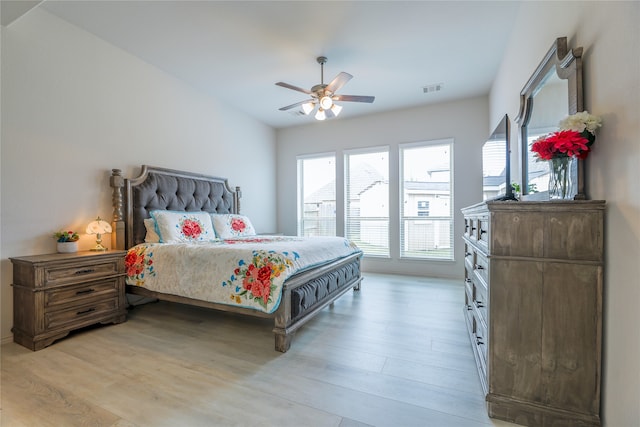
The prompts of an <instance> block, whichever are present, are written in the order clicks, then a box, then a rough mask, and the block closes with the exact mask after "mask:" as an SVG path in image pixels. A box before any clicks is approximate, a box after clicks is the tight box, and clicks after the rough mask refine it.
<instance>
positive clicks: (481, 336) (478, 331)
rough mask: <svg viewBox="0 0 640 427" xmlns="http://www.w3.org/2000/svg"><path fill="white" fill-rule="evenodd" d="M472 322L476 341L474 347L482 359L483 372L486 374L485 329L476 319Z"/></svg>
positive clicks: (486, 340) (486, 338) (487, 343)
mask: <svg viewBox="0 0 640 427" xmlns="http://www.w3.org/2000/svg"><path fill="white" fill-rule="evenodd" d="M473 320H474V322H473V332H474V337H475V340H476V342H475V345H476V346H477V348H478V353H479V354H480V356H481V357H482V361H483V362H484V363H483V364H484V371H485V372H486V366H487V347H488V345H489V342H488V341H489V337H488V336H487V329H486V328H485V326H484V324H483V323H482V322H481V321H480V320H479V319H478V318H477V317H474V318H473Z"/></svg>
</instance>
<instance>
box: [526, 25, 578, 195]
mask: <svg viewBox="0 0 640 427" xmlns="http://www.w3.org/2000/svg"><path fill="white" fill-rule="evenodd" d="M578 111H583V99H582V48H575V49H568V48H567V38H566V37H560V38H558V39H556V40H555V42H554V43H553V45H552V46H551V48H550V49H549V51H548V52H547V54H546V55H545V57H544V58H543V59H542V61H541V62H540V65H538V68H536V69H535V71H534V72H533V74H532V75H531V77H530V78H529V81H528V82H527V84H526V85H525V86H524V88H523V89H522V91H521V92H520V112H519V113H518V117H517V118H516V122H517V123H518V124H519V126H520V152H521V165H520V166H521V167H520V170H521V172H522V184H521V191H522V198H523V200H545V199H548V185H549V166H548V162H539V161H536V158H535V156H534V155H533V153H532V152H531V144H532V143H533V141H535V140H536V139H537V138H538V137H540V136H542V135H545V134H548V133H550V132H555V131H557V130H558V123H559V122H560V120H562V119H563V118H565V117H566V116H567V115H570V114H575V113H577V112H578ZM571 175H572V179H573V180H574V182H576V186H575V188H576V193H575V194H574V196H573V198H574V199H576V200H578V199H586V194H585V188H584V186H585V180H584V160H578V161H577V162H575V166H574V169H573V170H572V171H571Z"/></svg>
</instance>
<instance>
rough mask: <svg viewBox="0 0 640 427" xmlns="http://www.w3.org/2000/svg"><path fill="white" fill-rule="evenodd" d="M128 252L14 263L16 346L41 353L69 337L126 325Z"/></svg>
mask: <svg viewBox="0 0 640 427" xmlns="http://www.w3.org/2000/svg"><path fill="white" fill-rule="evenodd" d="M125 253H126V252H125V251H115V250H110V251H106V252H90V251H87V252H78V253H72V254H49V255H36V256H26V257H15V258H10V259H11V262H12V263H13V329H12V331H13V340H14V341H15V342H16V343H18V344H21V345H23V346H25V347H27V348H29V349H31V350H40V349H42V348H44V347H46V346H48V345H50V344H51V343H53V342H54V341H55V340H57V339H59V338H62V337H64V336H66V335H67V334H68V333H69V332H70V331H72V330H74V329H78V328H82V327H85V326H88V325H92V324H94V323H121V322H124V321H125V319H126V306H125V294H124V276H125V268H124V256H125Z"/></svg>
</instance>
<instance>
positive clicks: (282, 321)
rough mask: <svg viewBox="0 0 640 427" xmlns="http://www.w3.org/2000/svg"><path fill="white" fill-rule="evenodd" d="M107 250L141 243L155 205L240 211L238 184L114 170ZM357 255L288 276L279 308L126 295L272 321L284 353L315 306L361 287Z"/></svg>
mask: <svg viewBox="0 0 640 427" xmlns="http://www.w3.org/2000/svg"><path fill="white" fill-rule="evenodd" d="M110 185H111V187H112V189H113V222H112V227H113V233H112V235H111V238H112V248H115V249H128V248H130V247H133V246H135V245H136V244H138V243H142V242H143V241H144V236H145V233H146V230H145V228H144V219H145V218H149V217H150V215H149V212H150V211H151V210H154V209H167V210H179V211H183V210H184V211H206V212H211V213H240V197H241V192H240V187H236V188H235V190H232V189H231V188H230V187H229V185H228V182H227V180H226V179H224V178H218V177H214V176H208V175H202V174H197V173H191V172H184V171H178V170H171V169H165V168H157V167H151V166H147V165H143V166H142V170H141V172H140V175H139V176H137V177H135V178H132V179H125V178H124V177H123V176H122V172H121V170H120V169H113V170H112V174H111V178H110ZM361 258H362V254H359V253H358V254H352V255H350V256H347V257H345V258H341V259H338V260H336V261H333V262H330V263H327V264H323V265H320V266H318V267H316V268H314V269H311V270H306V271H304V272H302V273H298V274H296V275H294V276H291V277H290V278H288V279H287V280H286V281H285V283H284V286H283V290H282V298H281V301H280V305H279V306H278V309H277V310H276V311H275V312H274V313H271V314H267V313H262V312H259V311H256V310H252V309H247V308H242V307H235V306H230V305H225V304H218V303H212V302H207V301H200V300H196V299H191V298H185V297H180V296H176V295H169V294H163V293H159V292H154V291H150V290H148V289H144V288H141V287H139V286H130V285H127V287H126V289H127V292H128V293H131V294H136V295H141V296H145V297H150V298H157V299H160V300H164V301H172V302H178V303H182V304H188V305H195V306H199V307H207V308H213V309H216V310H222V311H228V312H234V313H240V314H244V315H249V316H256V317H266V318H273V319H274V328H273V333H274V335H275V349H276V350H277V351H280V352H283V353H284V352H286V351H287V350H288V349H289V347H290V346H291V339H292V337H293V335H294V333H295V332H296V331H297V330H298V328H300V327H301V326H302V325H304V324H305V323H307V322H308V321H309V320H311V319H312V318H313V317H314V316H315V315H316V314H318V312H320V310H322V309H323V308H325V307H326V306H328V305H330V304H332V303H333V302H334V301H335V300H336V299H337V298H339V297H340V296H341V295H343V294H344V293H346V292H347V291H348V290H349V289H350V288H353V290H354V291H358V290H360V286H361V281H362V276H361V274H360V260H361Z"/></svg>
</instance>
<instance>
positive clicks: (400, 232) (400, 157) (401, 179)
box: [398, 138, 455, 261]
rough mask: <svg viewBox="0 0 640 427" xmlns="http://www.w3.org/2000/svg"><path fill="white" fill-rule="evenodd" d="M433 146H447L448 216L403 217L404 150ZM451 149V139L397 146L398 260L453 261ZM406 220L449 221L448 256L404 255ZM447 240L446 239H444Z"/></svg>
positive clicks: (452, 147) (453, 223)
mask: <svg viewBox="0 0 640 427" xmlns="http://www.w3.org/2000/svg"><path fill="white" fill-rule="evenodd" d="M435 145H448V146H449V215H448V216H443V217H436V216H429V217H418V216H416V217H415V218H414V217H406V216H405V203H404V156H405V150H409V149H414V148H420V147H429V146H435ZM453 149H454V140H453V138H446V139H439V140H431V141H420V142H410V143H403V144H399V145H398V164H399V171H398V198H399V200H398V202H399V221H398V239H399V246H398V251H399V252H398V255H399V256H398V259H401V260H425V261H454V260H455V239H454V226H455V222H454V214H453V205H454V203H453V202H454V188H455V187H454V182H453V178H454V170H453V166H454V163H453V159H454V157H453ZM406 218H413V220H415V221H425V220H428V221H432V222H433V223H434V224H437V223H438V222H440V221H449V232H448V234H449V237H448V244H449V249H448V251H449V253H450V255H449V256H446V257H438V256H434V257H430V256H419V255H415V254H414V255H409V254H407V253H405V250H404V248H403V246H404V245H405V223H406V222H405V221H406V220H407V219H406ZM445 240H447V239H445Z"/></svg>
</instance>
